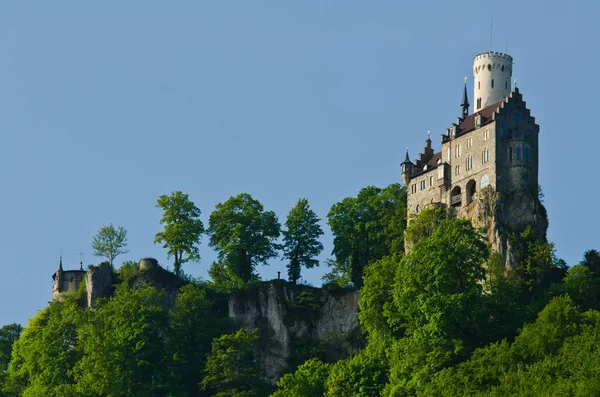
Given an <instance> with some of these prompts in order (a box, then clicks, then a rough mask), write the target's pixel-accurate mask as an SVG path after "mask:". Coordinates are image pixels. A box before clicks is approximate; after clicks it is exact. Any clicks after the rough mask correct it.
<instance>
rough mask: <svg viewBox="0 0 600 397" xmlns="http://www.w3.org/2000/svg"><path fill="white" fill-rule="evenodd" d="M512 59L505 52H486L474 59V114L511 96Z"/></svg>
mask: <svg viewBox="0 0 600 397" xmlns="http://www.w3.org/2000/svg"><path fill="white" fill-rule="evenodd" d="M512 62H513V60H512V57H511V56H510V55H508V54H505V53H503V52H484V53H481V54H479V55H476V56H475V58H474V59H473V81H474V83H475V85H474V87H473V96H474V100H475V106H474V112H473V113H475V112H477V111H479V110H481V109H482V108H484V107H486V106H488V105H491V104H492V103H494V102H498V101H499V100H501V99H503V98H505V97H507V96H508V95H509V94H510V88H511V85H510V79H511V77H512Z"/></svg>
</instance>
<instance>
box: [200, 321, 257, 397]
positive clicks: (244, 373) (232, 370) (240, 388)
mask: <svg viewBox="0 0 600 397" xmlns="http://www.w3.org/2000/svg"><path fill="white" fill-rule="evenodd" d="M257 340H258V336H257V330H254V331H249V330H245V329H240V330H238V331H237V332H236V333H234V334H226V335H222V336H220V337H219V338H215V339H214V340H213V343H212V350H211V352H210V354H209V356H208V359H207V362H206V368H205V370H204V379H203V380H202V388H203V389H204V390H207V391H212V392H213V394H211V395H213V396H215V397H229V396H231V397H234V396H235V397H239V396H244V397H250V396H258V395H260V393H259V390H260V389H262V388H263V387H264V385H263V383H262V382H261V381H260V379H259V375H260V367H259V362H258V357H257V354H256V348H257Z"/></svg>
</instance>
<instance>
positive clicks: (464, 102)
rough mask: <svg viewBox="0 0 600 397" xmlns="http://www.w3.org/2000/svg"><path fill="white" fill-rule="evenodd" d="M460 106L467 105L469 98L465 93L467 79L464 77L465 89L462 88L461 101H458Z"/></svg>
mask: <svg viewBox="0 0 600 397" xmlns="http://www.w3.org/2000/svg"><path fill="white" fill-rule="evenodd" d="M460 106H462V107H463V108H464V107H467V108H468V107H469V106H470V104H469V98H468V95H467V79H466V78H465V89H464V90H463V98H462V102H461V103H460Z"/></svg>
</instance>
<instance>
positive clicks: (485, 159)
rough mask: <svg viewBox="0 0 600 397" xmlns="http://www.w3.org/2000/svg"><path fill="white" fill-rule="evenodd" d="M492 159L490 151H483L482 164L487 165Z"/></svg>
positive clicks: (486, 149)
mask: <svg viewBox="0 0 600 397" xmlns="http://www.w3.org/2000/svg"><path fill="white" fill-rule="evenodd" d="M489 159H490V150H489V149H488V148H485V149H483V153H482V154H481V162H482V163H487V162H488V161H489Z"/></svg>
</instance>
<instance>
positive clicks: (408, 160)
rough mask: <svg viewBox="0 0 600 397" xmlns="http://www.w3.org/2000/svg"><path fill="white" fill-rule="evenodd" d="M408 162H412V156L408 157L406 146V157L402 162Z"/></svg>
mask: <svg viewBox="0 0 600 397" xmlns="http://www.w3.org/2000/svg"><path fill="white" fill-rule="evenodd" d="M406 163H410V158H409V157H408V148H406V157H405V158H404V161H403V162H402V164H406Z"/></svg>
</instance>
